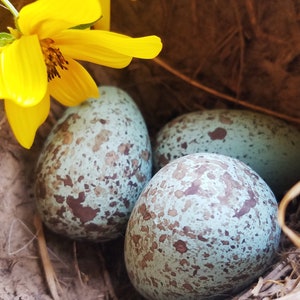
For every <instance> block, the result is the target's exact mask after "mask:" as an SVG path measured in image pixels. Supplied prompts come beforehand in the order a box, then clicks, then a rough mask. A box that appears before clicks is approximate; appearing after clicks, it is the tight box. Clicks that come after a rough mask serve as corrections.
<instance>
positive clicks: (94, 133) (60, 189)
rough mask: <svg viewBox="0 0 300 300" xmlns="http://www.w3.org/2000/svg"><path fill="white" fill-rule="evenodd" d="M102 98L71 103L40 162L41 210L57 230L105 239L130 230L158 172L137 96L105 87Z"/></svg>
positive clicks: (38, 199)
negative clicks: (137, 207)
mask: <svg viewBox="0 0 300 300" xmlns="http://www.w3.org/2000/svg"><path fill="white" fill-rule="evenodd" d="M99 90H100V98H99V99H89V100H88V101H86V102H84V103H83V104H81V105H79V106H76V107H70V108H68V109H67V110H66V111H65V113H64V114H63V116H62V117H61V119H60V120H59V121H58V122H57V124H56V125H55V126H54V128H53V130H52V131H51V133H50V135H49V137H48V138H47V141H46V142H45V145H44V147H43V150H42V151H41V154H40V157H39V160H38V163H37V167H36V182H35V198H36V206H37V209H38V212H39V214H40V216H41V218H42V220H43V222H44V223H45V224H46V226H47V227H49V228H50V229H51V230H52V231H55V232H57V233H59V234H63V235H66V236H68V237H70V238H74V239H86V240H93V241H105V240H110V239H114V238H116V237H118V236H120V234H124V233H125V229H126V224H127V221H128V218H129V215H130V212H131V210H132V208H133V206H134V203H135V201H136V200H137V198H138V196H139V195H140V193H141V191H142V189H143V187H144V186H145V184H146V183H147V182H148V181H149V180H150V178H151V175H152V174H151V173H152V156H151V155H152V154H151V145H150V140H149V136H148V132H147V128H146V125H145V122H144V119H143V117H142V115H141V113H140V111H139V109H138V107H137V106H136V104H135V103H134V101H133V100H132V99H131V97H130V96H129V95H128V94H127V93H125V92H124V91H122V90H120V89H118V88H115V87H101V88H100V89H99Z"/></svg>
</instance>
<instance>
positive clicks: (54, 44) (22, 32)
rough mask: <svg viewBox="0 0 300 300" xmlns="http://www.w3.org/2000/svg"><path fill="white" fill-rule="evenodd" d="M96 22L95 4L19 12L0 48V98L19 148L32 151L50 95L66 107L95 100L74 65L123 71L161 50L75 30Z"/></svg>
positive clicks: (45, 2) (146, 41)
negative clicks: (135, 59) (9, 39)
mask: <svg viewBox="0 0 300 300" xmlns="http://www.w3.org/2000/svg"><path fill="white" fill-rule="evenodd" d="M101 1H107V0H101ZM100 17H101V6H100V1H99V0H85V1H84V3H83V2H82V0H51V1H49V0H38V1H36V2H33V3H31V4H28V5H26V6H24V7H23V8H22V9H21V11H20V13H19V15H18V17H17V18H16V27H17V29H10V32H11V36H12V37H13V39H12V41H9V42H8V43H7V44H5V45H2V44H1V45H0V98H2V99H4V102H5V110H6V114H7V118H8V121H9V123H10V126H11V128H12V131H13V133H14V135H15V136H16V138H17V140H18V141H19V143H20V144H21V145H22V146H23V147H25V148H30V147H31V146H32V143H33V141H34V137H35V134H36V131H37V129H38V127H39V126H40V125H41V124H42V123H43V122H44V121H45V120H46V118H47V116H48V113H49V109H50V95H51V96H52V97H54V98H55V99H56V100H57V101H59V102H60V103H62V104H63V105H66V106H73V105H78V104H79V103H81V102H82V101H84V100H86V99H87V98H90V97H98V89H97V86H96V83H95V82H94V80H93V79H92V77H91V76H90V75H89V73H88V72H87V71H86V70H85V69H84V68H83V67H82V66H81V65H80V64H79V63H78V62H77V60H82V61H88V62H92V63H96V64H100V65H104V66H108V67H113V68H123V67H126V66H127V65H128V64H129V63H130V62H131V60H132V58H133V57H137V58H145V59H151V58H154V57H155V56H157V55H158V54H159V52H160V51H161V48H162V44H161V41H160V39H159V38H158V37H156V36H146V37H141V38H131V37H128V36H125V35H121V34H117V33H113V32H109V31H104V30H81V29H77V28H79V27H78V26H79V25H82V24H87V27H88V26H89V25H91V24H93V23H94V22H95V21H97V20H98V19H99V18H100ZM106 26H107V25H106Z"/></svg>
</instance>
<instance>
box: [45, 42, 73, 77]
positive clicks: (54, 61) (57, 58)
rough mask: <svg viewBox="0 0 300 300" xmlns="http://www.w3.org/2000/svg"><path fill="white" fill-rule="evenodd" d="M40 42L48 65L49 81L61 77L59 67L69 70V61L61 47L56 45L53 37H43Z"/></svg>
mask: <svg viewBox="0 0 300 300" xmlns="http://www.w3.org/2000/svg"><path fill="white" fill-rule="evenodd" d="M40 44H41V48H42V52H43V54H44V59H45V64H46V66H47V73H48V81H50V80H52V79H53V78H54V77H56V76H57V77H59V78H60V74H59V71H58V67H59V68H61V69H62V70H68V67H67V65H68V64H69V63H68V61H67V60H66V59H65V58H64V56H63V55H62V53H61V51H60V50H59V48H55V47H54V41H53V40H52V39H49V38H47V39H43V40H41V41H40Z"/></svg>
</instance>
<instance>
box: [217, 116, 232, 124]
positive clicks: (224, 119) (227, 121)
mask: <svg viewBox="0 0 300 300" xmlns="http://www.w3.org/2000/svg"><path fill="white" fill-rule="evenodd" d="M219 121H220V122H221V123H222V124H228V125H231V124H232V123H233V121H232V120H231V119H230V118H229V117H227V116H225V115H220V117H219Z"/></svg>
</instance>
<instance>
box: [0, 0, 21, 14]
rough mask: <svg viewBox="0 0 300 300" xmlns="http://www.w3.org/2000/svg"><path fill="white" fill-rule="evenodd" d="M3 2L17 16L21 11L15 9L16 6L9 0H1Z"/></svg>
mask: <svg viewBox="0 0 300 300" xmlns="http://www.w3.org/2000/svg"><path fill="white" fill-rule="evenodd" d="M1 2H2V3H3V4H4V5H5V7H6V8H7V9H8V10H9V11H10V12H11V13H12V15H13V16H14V17H15V18H17V17H18V15H19V12H18V11H17V10H16V9H15V7H14V6H13V5H12V4H11V3H10V2H9V1H8V0H1Z"/></svg>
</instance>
